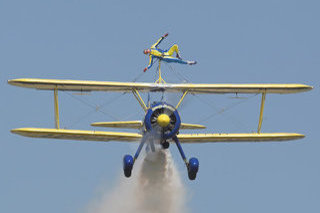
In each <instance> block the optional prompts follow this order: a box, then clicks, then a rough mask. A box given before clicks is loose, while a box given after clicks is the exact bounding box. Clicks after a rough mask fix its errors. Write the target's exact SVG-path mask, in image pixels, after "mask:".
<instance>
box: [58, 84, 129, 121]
mask: <svg viewBox="0 0 320 213" xmlns="http://www.w3.org/2000/svg"><path fill="white" fill-rule="evenodd" d="M62 91H63V90H62ZM63 92H65V93H66V94H67V95H69V96H70V97H72V98H73V99H75V100H77V101H79V102H81V103H83V104H85V105H86V106H88V107H90V108H92V109H93V110H92V111H89V112H88V113H87V114H85V115H84V116H81V117H80V118H79V119H78V120H77V121H75V122H73V123H72V124H71V125H69V126H70V127H71V126H74V125H75V124H77V123H79V122H80V121H82V120H84V119H85V118H86V117H88V116H89V115H91V114H93V113H95V112H100V113H102V114H104V115H107V116H109V117H111V118H112V119H114V120H120V119H119V118H117V117H116V116H114V115H112V114H111V113H107V112H105V111H102V110H101V109H102V108H103V107H105V106H107V105H109V104H111V103H113V102H114V101H116V100H117V99H119V98H120V97H121V96H123V95H124V94H125V93H122V94H121V95H120V96H119V95H118V96H116V97H114V98H113V99H111V100H110V99H109V100H108V101H106V102H105V103H104V104H102V105H101V106H98V105H93V104H91V103H89V102H87V101H85V100H83V99H81V98H78V97H76V96H74V95H72V94H70V93H69V92H67V91H63Z"/></svg>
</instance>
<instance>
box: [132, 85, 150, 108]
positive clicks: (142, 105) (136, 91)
mask: <svg viewBox="0 0 320 213" xmlns="http://www.w3.org/2000/svg"><path fill="white" fill-rule="evenodd" d="M132 94H133V95H134V97H135V98H136V99H137V101H138V102H139V104H140V106H141V107H142V109H143V110H144V111H145V112H146V111H147V106H146V104H145V103H144V101H143V100H142V98H141V96H140V94H139V92H138V90H136V89H133V90H132Z"/></svg>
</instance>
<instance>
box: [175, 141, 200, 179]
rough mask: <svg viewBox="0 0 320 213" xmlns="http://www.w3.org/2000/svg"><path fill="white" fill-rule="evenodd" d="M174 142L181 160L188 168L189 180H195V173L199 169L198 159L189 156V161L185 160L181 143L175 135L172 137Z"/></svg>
mask: <svg viewBox="0 0 320 213" xmlns="http://www.w3.org/2000/svg"><path fill="white" fill-rule="evenodd" d="M173 140H174V142H175V143H176V145H177V147H178V150H179V152H180V155H181V157H182V159H183V161H184V162H185V164H186V167H187V169H188V177H189V179H190V180H195V179H196V177H197V173H198V171H199V161H198V159H197V158H190V160H189V162H188V161H187V158H186V156H185V154H184V152H183V150H182V147H181V144H180V142H179V139H178V137H177V136H175V137H173Z"/></svg>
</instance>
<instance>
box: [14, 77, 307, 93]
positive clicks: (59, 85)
mask: <svg viewBox="0 0 320 213" xmlns="http://www.w3.org/2000/svg"><path fill="white" fill-rule="evenodd" d="M8 83H9V84H11V85H14V86H20V87H27V88H35V89H43V90H54V89H58V90H71V91H113V92H132V90H138V91H141V92H150V91H151V92H156V91H167V92H185V91H188V92H189V93H208V94H210V93H217V94H221V93H222V94H223V93H280V94H286V93H297V92H306V91H309V90H311V89H312V87H311V86H308V85H304V84H190V83H184V84H169V83H168V84H157V83H139V82H110V81H81V80H56V79H36V78H24V79H12V80H9V81H8Z"/></svg>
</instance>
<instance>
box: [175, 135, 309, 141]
mask: <svg viewBox="0 0 320 213" xmlns="http://www.w3.org/2000/svg"><path fill="white" fill-rule="evenodd" d="M178 138H179V140H180V142H181V143H208V142H259V141H288V140H296V139H301V138H304V135H302V134H298V133H223V134H179V135H178Z"/></svg>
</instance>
